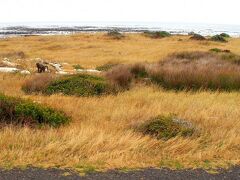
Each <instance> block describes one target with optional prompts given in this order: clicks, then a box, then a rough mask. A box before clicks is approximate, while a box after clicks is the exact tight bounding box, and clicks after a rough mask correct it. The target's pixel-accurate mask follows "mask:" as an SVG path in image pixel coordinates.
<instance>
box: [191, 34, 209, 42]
mask: <svg viewBox="0 0 240 180" xmlns="http://www.w3.org/2000/svg"><path fill="white" fill-rule="evenodd" d="M190 39H192V40H197V41H203V40H206V38H205V37H204V36H202V35H200V34H195V33H194V34H193V35H192V36H191V37H190Z"/></svg>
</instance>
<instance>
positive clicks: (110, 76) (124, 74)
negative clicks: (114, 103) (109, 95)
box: [105, 65, 133, 89]
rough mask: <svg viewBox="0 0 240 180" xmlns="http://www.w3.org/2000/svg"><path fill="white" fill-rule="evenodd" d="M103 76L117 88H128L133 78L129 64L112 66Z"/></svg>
mask: <svg viewBox="0 0 240 180" xmlns="http://www.w3.org/2000/svg"><path fill="white" fill-rule="evenodd" d="M105 76H106V78H107V80H108V81H109V82H110V83H111V85H112V86H113V87H115V88H117V89H128V88H129V86H130V84H131V81H132V79H133V75H132V73H131V71H130V68H129V66H124V65H118V66H116V67H113V68H112V69H111V70H110V71H108V72H106V74H105Z"/></svg>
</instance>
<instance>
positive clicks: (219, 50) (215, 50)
mask: <svg viewBox="0 0 240 180" xmlns="http://www.w3.org/2000/svg"><path fill="white" fill-rule="evenodd" d="M209 51H211V52H216V53H220V52H222V50H221V49H219V48H212V49H210V50H209Z"/></svg>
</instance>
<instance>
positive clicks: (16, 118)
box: [0, 94, 69, 127]
mask: <svg viewBox="0 0 240 180" xmlns="http://www.w3.org/2000/svg"><path fill="white" fill-rule="evenodd" d="M0 122H1V124H14V125H29V126H36V125H43V124H47V125H49V126H52V127H58V126H60V125H63V124H66V123H68V122H69V118H68V117H67V116H66V115H65V114H64V113H63V112H61V111H56V110H54V109H52V108H50V107H46V106H42V105H39V104H36V103H33V102H32V101H30V100H22V99H20V98H13V97H8V96H5V95H2V94H0Z"/></svg>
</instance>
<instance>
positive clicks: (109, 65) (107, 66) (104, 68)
mask: <svg viewBox="0 0 240 180" xmlns="http://www.w3.org/2000/svg"><path fill="white" fill-rule="evenodd" d="M117 65H118V64H117V63H106V64H103V65H101V66H97V67H96V70H98V71H108V70H110V69H112V68H113V67H114V66H117Z"/></svg>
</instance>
